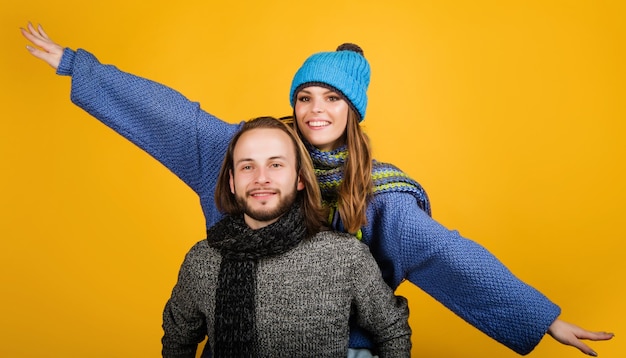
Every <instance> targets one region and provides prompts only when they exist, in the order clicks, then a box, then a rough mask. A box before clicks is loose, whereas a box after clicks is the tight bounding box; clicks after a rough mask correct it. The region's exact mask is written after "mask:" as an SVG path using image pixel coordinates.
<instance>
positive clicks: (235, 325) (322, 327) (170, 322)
mask: <svg viewBox="0 0 626 358" xmlns="http://www.w3.org/2000/svg"><path fill="white" fill-rule="evenodd" d="M215 201H216V205H217V207H218V209H219V210H220V211H222V212H224V213H225V214H227V216H226V217H225V218H224V219H222V220H221V221H219V222H218V223H217V224H216V225H214V226H213V227H211V228H209V229H208V230H207V239H206V240H202V241H200V242H199V243H197V244H196V245H195V246H194V247H193V248H192V249H191V250H190V251H189V253H188V254H187V256H186V258H185V261H184V262H183V264H182V267H181V270H180V273H179V277H178V282H177V284H176V286H175V287H174V289H173V292H172V297H171V298H170V299H169V301H168V302H167V304H166V306H165V310H164V313H163V329H164V331H165V334H164V336H163V339H162V342H163V356H164V357H195V351H196V348H197V344H198V343H199V342H201V341H202V340H203V339H204V337H205V336H207V335H208V337H209V340H208V343H207V346H208V347H210V349H211V350H212V353H213V356H214V357H226V356H228V357H340V356H344V357H345V356H346V355H347V352H348V337H349V329H348V321H349V319H350V317H351V313H354V319H356V320H357V322H358V323H359V325H360V326H361V327H364V328H365V329H367V330H368V331H369V332H370V333H371V334H372V337H373V339H374V341H375V343H376V345H377V352H376V353H377V354H378V355H379V356H380V357H409V356H410V348H411V341H410V333H411V331H410V328H409V326H408V307H407V302H406V300H405V299H404V298H402V297H396V296H394V295H393V292H392V290H391V289H390V288H389V286H387V284H386V283H385V282H384V281H383V279H382V276H381V274H380V271H379V269H378V265H376V262H375V261H374V259H373V257H372V256H371V254H370V253H369V250H368V248H367V246H365V245H364V244H362V243H361V242H359V241H358V240H355V239H354V238H353V237H351V236H349V235H346V234H341V233H336V232H333V231H328V230H326V229H325V227H324V225H325V219H326V214H325V211H324V209H322V206H321V200H320V191H319V187H318V184H317V182H316V179H315V173H314V171H313V166H312V163H311V160H310V157H309V156H308V152H307V151H306V148H305V147H304V145H303V144H302V143H301V142H300V140H299V139H298V137H297V135H296V134H295V133H294V132H293V130H291V129H290V128H289V127H287V126H286V125H285V124H283V123H282V122H280V121H279V120H276V119H274V118H271V117H260V118H257V119H254V120H252V121H249V122H247V123H246V124H244V125H243V127H242V128H241V130H240V131H239V132H238V133H237V134H236V135H235V136H234V137H233V139H232V140H231V142H230V144H229V147H228V150H227V153H226V157H225V158H224V162H223V164H222V168H221V170H220V174H219V177H218V184H217V187H216V191H215Z"/></svg>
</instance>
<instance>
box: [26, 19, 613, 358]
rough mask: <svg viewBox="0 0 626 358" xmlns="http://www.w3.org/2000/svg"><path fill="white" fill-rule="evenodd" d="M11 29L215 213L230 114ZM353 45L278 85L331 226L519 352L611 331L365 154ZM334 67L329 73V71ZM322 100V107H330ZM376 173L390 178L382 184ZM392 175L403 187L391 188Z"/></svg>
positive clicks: (362, 100)
mask: <svg viewBox="0 0 626 358" xmlns="http://www.w3.org/2000/svg"><path fill="white" fill-rule="evenodd" d="M21 31H22V34H23V35H24V36H25V37H26V38H27V39H28V40H29V41H31V42H32V43H33V44H34V45H36V46H37V47H38V48H35V47H31V46H28V47H27V48H28V50H29V51H30V52H31V54H33V56H35V57H37V58H40V59H42V60H44V61H45V62H47V63H48V64H49V65H51V66H52V67H53V68H55V69H56V70H57V73H58V74H60V75H69V76H72V89H71V99H72V101H73V102H74V103H75V104H76V105H78V106H79V107H81V108H83V109H84V110H85V111H87V112H89V113H90V114H91V115H93V116H94V117H96V118H97V119H99V120H100V121H102V122H103V123H104V124H106V125H108V126H109V127H111V128H112V129H114V130H115V131H117V132H118V133H120V134H121V135H123V136H124V137H126V138H127V139H129V140H130V141H132V142H133V143H135V144H136V145H138V146H139V147H141V148H142V149H144V150H145V151H147V152H148V153H150V154H151V155H152V156H153V157H155V158H156V159H157V160H159V161H160V162H161V163H162V164H163V165H165V166H166V167H168V168H169V169H170V170H171V171H173V172H174V173H175V174H176V175H178V176H179V177H180V178H181V179H182V180H183V181H184V182H185V183H186V184H187V185H189V186H190V187H191V188H192V189H193V190H194V191H195V192H196V193H197V194H198V195H199V197H200V201H201V205H202V209H203V212H204V215H205V218H206V225H207V227H210V226H211V225H213V224H214V223H216V222H217V221H218V220H219V219H220V218H221V216H222V215H221V214H220V213H219V212H218V211H217V210H216V209H215V206H214V194H213V189H214V188H215V184H216V181H217V170H216V168H215V167H216V166H215V163H220V162H221V160H222V158H223V156H224V154H225V150H226V146H227V143H228V140H229V139H230V138H231V137H232V136H233V135H234V133H235V132H237V130H238V129H239V128H240V125H241V124H239V125H235V124H229V123H226V122H224V121H221V120H219V119H218V118H216V117H214V116H212V115H211V114H209V113H207V112H205V111H203V110H202V109H201V108H200V106H199V105H198V104H197V103H193V102H191V101H189V100H188V99H186V98H185V97H183V96H182V95H181V94H180V93H178V92H176V91H174V90H172V89H171V88H168V87H166V86H163V85H160V84H158V83H155V82H153V81H150V80H147V79H144V78H141V77H137V76H134V75H131V74H128V73H125V72H122V71H120V70H118V69H117V68H115V67H113V66H110V65H102V64H101V63H100V62H98V60H97V59H96V58H95V57H94V56H93V55H92V54H90V53H89V52H87V51H85V50H81V49H79V50H77V51H73V50H71V49H69V48H65V49H64V48H63V47H61V46H60V45H58V44H56V43H55V42H53V41H52V40H50V38H49V37H48V36H47V35H46V33H45V32H44V31H43V29H42V28H41V26H39V27H38V28H34V27H33V26H32V25H31V24H28V30H26V29H22V30H21ZM342 49H343V48H342ZM355 49H356V48H354V47H348V48H345V49H343V50H345V51H336V52H325V53H319V54H315V55H313V56H311V57H310V58H309V59H307V61H305V63H304V64H303V66H302V68H301V69H300V70H299V71H298V73H297V74H296V76H295V77H294V83H293V84H292V88H291V91H290V101H291V103H292V105H293V106H294V115H295V117H296V118H295V123H296V125H297V129H298V131H299V133H300V134H301V136H302V137H303V139H304V140H305V141H306V142H308V143H309V151H310V154H311V156H312V158H313V161H314V163H315V165H316V169H319V170H320V174H319V176H318V180H319V181H320V185H321V189H322V192H323V193H324V196H325V199H326V200H327V203H328V204H329V205H330V206H331V207H336V209H337V210H336V211H335V215H333V221H332V223H331V224H332V226H333V228H336V229H339V230H341V229H343V230H344V231H347V232H350V233H354V234H356V235H357V236H358V237H360V238H361V239H362V241H363V242H364V243H366V244H367V245H369V247H370V250H371V251H372V253H373V255H374V257H375V259H376V261H377V263H378V265H379V267H380V269H381V271H382V273H383V277H384V279H385V281H386V282H387V283H388V284H389V285H390V286H391V287H392V288H393V289H395V288H396V287H397V286H398V285H399V284H400V282H401V281H402V280H404V279H407V280H409V281H411V282H412V283H414V284H415V285H417V286H419V287H420V288H422V289H423V290H425V291H426V292H428V293H429V294H430V295H432V296H433V297H434V298H435V299H437V300H438V301H440V302H441V303H442V304H444V305H445V306H446V307H448V308H449V309H450V310H452V311H453V312H455V313H456V314H457V315H459V316H460V317H462V318H463V319H465V320H466V321H468V322H469V323H471V324H472V325H473V326H475V327H476V328H478V329H480V330H481V331H482V332H484V333H486V334H487V335H489V336H490V337H492V338H493V339H495V340H497V341H499V342H501V343H502V344H504V345H506V346H507V347H509V348H510V349H512V350H514V351H515V352H518V353H520V354H526V353H528V352H530V351H531V350H532V349H533V348H534V347H535V346H536V345H537V344H538V343H539V341H540V340H541V338H542V337H543V336H544V334H545V333H546V332H547V333H549V334H550V335H551V336H552V337H554V338H555V339H556V340H557V341H559V342H561V343H563V344H566V345H572V346H574V347H577V348H578V349H580V350H581V351H582V352H583V353H585V354H588V355H595V352H594V351H593V350H592V349H591V348H590V347H588V346H587V345H586V344H584V343H583V342H582V341H581V339H590V340H606V339H610V338H611V337H612V334H609V333H604V332H589V331H586V330H584V329H581V328H579V327H577V326H575V325H571V324H569V323H566V322H564V321H561V320H559V319H558V316H559V314H560V309H559V307H558V306H556V305H555V304H554V303H552V302H550V301H549V300H548V299H547V298H546V297H545V296H544V295H542V294H541V293H540V292H538V291H537V290H535V289H534V288H532V287H530V286H529V285H527V284H525V283H523V282H521V281H520V280H518V279H517V278H516V277H515V276H514V275H513V274H511V272H510V271H509V270H508V269H507V268H506V267H504V265H502V264H501V263H500V262H499V261H498V260H497V259H496V258H495V257H494V256H493V255H491V254H490V253H489V252H488V251H487V250H485V249H484V248H483V247H481V246H480V245H478V244H477V243H475V242H473V241H471V240H468V239H465V238H463V237H461V236H460V235H459V234H458V233H457V232H455V231H450V230H448V229H446V228H445V227H443V226H442V225H440V224H439V223H437V222H436V221H434V220H433V219H432V218H431V217H430V216H429V215H428V213H427V212H428V211H429V207H428V200H427V198H426V196H425V194H424V192H423V190H421V187H419V184H417V183H415V182H414V181H412V180H410V179H408V178H407V177H406V175H404V174H403V173H402V172H400V171H399V170H397V169H396V168H395V167H393V166H390V165H386V164H381V163H376V162H374V163H372V160H371V152H370V149H369V144H368V143H367V140H366V138H365V136H364V134H363V132H362V130H361V128H360V127H359V121H361V120H363V118H364V116H365V110H366V108H367V96H366V91H367V87H368V85H369V74H370V73H369V72H370V69H369V64H368V63H367V61H366V60H365V58H364V57H363V56H362V54H360V53H358V52H354V51H352V50H355ZM331 74H332V75H331ZM337 78H339V79H341V81H339V82H335V79H337ZM317 103H326V104H327V106H324V107H321V106H319V105H317ZM311 104H313V105H311ZM331 104H332V106H337V107H332V106H331ZM309 111H312V112H315V111H317V113H321V114H317V115H316V114H310V113H309ZM328 111H334V112H332V113H333V116H332V117H331V116H330V114H328V113H330V112H328ZM322 114H324V116H322ZM344 123H345V124H344ZM322 128H323V129H322ZM327 129H328V130H327ZM321 134H323V135H324V136H327V137H324V138H320V137H319V136H318V135H321ZM329 149H331V150H332V151H327V150H329ZM347 153H349V154H350V155H347ZM344 161H345V162H344ZM370 165H371V167H370ZM370 168H371V169H370ZM388 173H390V175H391V176H392V178H394V180H393V183H391V184H390V185H385V180H384V178H385V177H386V175H387V174H388ZM368 178H371V179H368ZM370 183H371V184H370ZM398 186H404V187H403V188H400V189H397V190H392V189H393V188H397V187H398ZM370 188H371V190H370ZM336 193H338V194H336ZM370 193H373V194H372V195H371V196H370ZM333 204H335V205H333ZM350 347H352V348H356V349H365V350H366V349H367V348H369V347H371V343H370V340H369V339H368V337H367V334H365V332H363V331H361V330H359V329H358V328H354V329H353V330H352V331H351V335H350Z"/></svg>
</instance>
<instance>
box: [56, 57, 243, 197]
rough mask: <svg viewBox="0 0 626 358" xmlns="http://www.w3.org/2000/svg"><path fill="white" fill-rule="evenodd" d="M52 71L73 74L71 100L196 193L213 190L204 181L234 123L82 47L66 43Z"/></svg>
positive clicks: (219, 157) (217, 161)
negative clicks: (73, 48)
mask: <svg viewBox="0 0 626 358" xmlns="http://www.w3.org/2000/svg"><path fill="white" fill-rule="evenodd" d="M57 74H59V75H66V76H71V77H72V88H71V100H72V102H73V103H74V104H76V105H77V106H79V107H80V108H82V109H83V110H85V111H86V112H88V113H89V114H91V115H92V116H94V117H95V118H97V119H98V120H100V121H101V122H102V123H104V124H105V125H107V126H108V127H110V128H111V129H113V130H114V131H116V132H117V133H119V134H121V135H122V136H124V137H125V138H126V139H128V140H130V141H131V142H133V143H134V144H136V145H137V146H139V147H140V148H141V149H143V150H144V151H146V152H147V153H149V154H150V155H151V156H153V157H154V158H156V159H157V160H158V161H159V162H161V163H162V164H163V165H165V166H166V167H167V168H168V169H170V170H171V171H172V172H174V174H176V175H177V176H178V177H179V178H181V179H182V180H183V181H184V182H185V183H186V184H187V185H189V186H190V187H191V188H192V189H193V190H194V191H196V192H197V193H199V192H200V191H201V190H213V185H214V183H207V182H206V180H213V177H216V176H217V170H216V169H214V168H216V167H217V168H219V166H220V164H221V161H222V159H223V156H224V152H225V149H226V146H227V144H228V141H229V140H230V138H231V137H232V135H233V134H234V133H235V132H236V130H237V129H238V128H239V126H238V125H234V124H229V123H226V122H224V121H222V120H220V119H218V118H216V117H214V116H213V115H211V114H209V113H207V112H205V111H203V110H202V109H201V108H200V105H199V104H198V103H196V102H192V101H190V100H188V99H187V98H185V97H184V96H183V95H181V94H180V93H179V92H177V91H175V90H173V89H171V88H169V87H167V86H165V85H162V84H159V83H156V82H154V81H151V80H148V79H145V78H142V77H138V76H135V75H132V74H129V73H126V72H123V71H120V70H119V69H117V68H116V67H115V66H112V65H103V64H101V63H100V62H99V61H98V60H97V59H96V57H95V56H94V55H92V54H91V53H89V52H87V51H85V50H82V49H79V50H77V51H73V50H71V49H69V48H66V49H65V50H64V53H63V57H62V58H61V63H60V64H59V67H58V69H57ZM209 172H210V173H209ZM207 178H210V179H207ZM207 187H208V189H207Z"/></svg>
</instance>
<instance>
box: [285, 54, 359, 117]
mask: <svg viewBox="0 0 626 358" xmlns="http://www.w3.org/2000/svg"><path fill="white" fill-rule="evenodd" d="M369 84H370V65H369V63H368V62H367V60H366V59H365V57H364V56H363V50H361V48H360V47H359V46H357V45H355V44H350V43H345V44H343V45H340V46H339V47H337V51H335V52H319V53H316V54H313V55H311V56H310V57H309V58H307V59H306V61H304V63H303V64H302V67H300V69H299V70H298V72H296V75H295V76H294V77H293V81H292V82H291V90H290V91H289V100H290V102H291V106H292V107H295V103H296V94H297V93H298V92H299V91H300V90H301V89H302V88H304V87H308V86H322V87H326V88H330V89H332V90H333V91H336V92H338V93H339V94H341V95H343V96H344V97H345V99H346V100H347V101H348V103H349V104H350V106H351V107H352V108H353V109H354V110H355V111H356V112H357V113H358V114H359V117H360V118H359V122H361V121H362V120H363V118H365V110H366V109H367V87H368V86H369Z"/></svg>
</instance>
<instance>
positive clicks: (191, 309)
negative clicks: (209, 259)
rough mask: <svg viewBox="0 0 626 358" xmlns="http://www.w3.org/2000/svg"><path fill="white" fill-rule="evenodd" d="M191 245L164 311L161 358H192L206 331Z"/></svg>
mask: <svg viewBox="0 0 626 358" xmlns="http://www.w3.org/2000/svg"><path fill="white" fill-rule="evenodd" d="M197 248H198V245H196V246H195V247H194V248H192V249H191V250H190V251H189V253H188V254H187V256H186V257H185V261H184V262H183V264H182V266H181V268H180V271H179V273H178V282H177V283H176V286H174V289H173V290H172V296H171V297H170V299H169V300H168V301H167V303H166V304H165V309H164V310H163V332H164V334H163V338H162V339H161V342H162V344H163V349H162V354H163V357H168V358H185V357H188V358H194V357H195V353H196V350H197V348H198V344H199V343H200V342H202V340H203V339H204V337H205V336H206V334H207V328H206V321H205V318H204V315H203V314H202V312H201V310H200V309H199V308H198V305H199V304H200V302H202V300H201V299H200V297H198V295H199V291H200V290H199V285H198V272H199V271H200V270H198V267H197V266H198V265H197V264H196V263H197V260H196V259H194V256H195V255H196V254H195V253H196V252H197V251H198V250H197Z"/></svg>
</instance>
